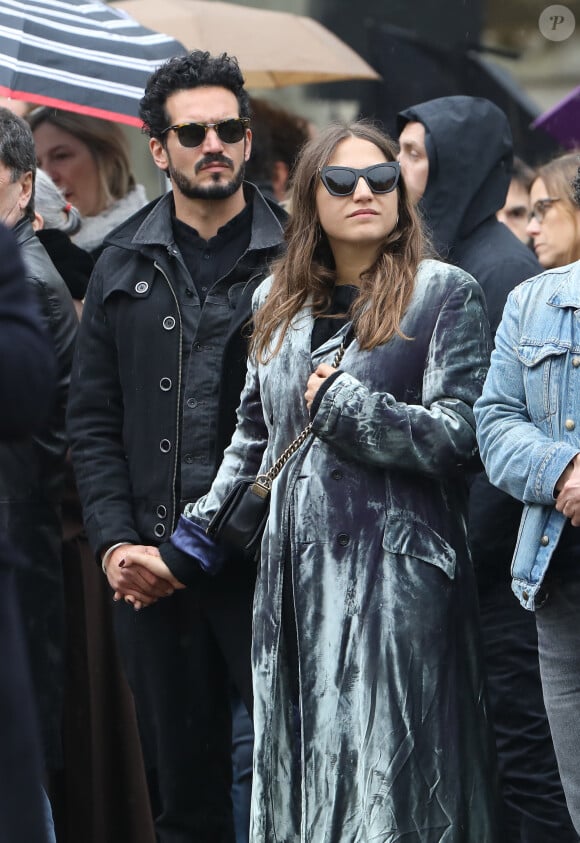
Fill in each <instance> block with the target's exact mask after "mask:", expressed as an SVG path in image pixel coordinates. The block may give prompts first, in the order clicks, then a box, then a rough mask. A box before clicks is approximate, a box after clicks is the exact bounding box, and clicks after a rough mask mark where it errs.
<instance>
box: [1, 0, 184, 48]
mask: <svg viewBox="0 0 580 843" xmlns="http://www.w3.org/2000/svg"><path fill="white" fill-rule="evenodd" d="M3 2H4V3H6V2H10V0H3ZM11 5H12V7H13V8H12V9H10V8H8V7H7V6H5V7H4V8H2V14H4V15H9V16H12V17H14V18H17V19H18V20H27V21H30V22H31V23H33V24H34V25H35V26H38V27H46V28H47V29H53V30H56V31H58V32H69V33H70V34H71V35H80V36H82V37H85V38H100V39H103V40H106V41H115V40H116V41H119V43H122V44H140V45H147V44H167V43H170V42H172V41H173V40H174V39H173V38H170V37H169V36H168V35H163V34H162V33H161V32H154V33H150V34H147V35H129V34H128V33H127V32H122V33H121V34H117V33H115V32H98V31H95V30H94V29H90V28H89V29H88V28H87V25H90V24H92V25H93V26H98V27H99V28H100V29H103V28H104V29H108V28H110V27H111V24H114V25H115V26H114V28H115V29H119V28H121V27H120V26H119V25H118V24H117V21H110V20H103V21H101V20H98V19H97V20H95V21H91V20H87V19H86V18H82V17H81V16H80V15H63V16H62V17H63V18H66V19H68V20H71V21H77V22H78V24H79V25H78V26H70V25H68V26H66V25H63V23H62V22H61V21H54V20H52V19H51V18H42V17H39V16H38V13H37V12H36V11H35V12H34V14H32V13H30V12H28V11H26V6H24V5H23V4H22V3H12V4H11ZM27 5H30V4H27ZM121 24H122V26H123V27H124V28H128V29H135V28H136V27H137V24H136V23H135V21H132V20H122V21H121ZM111 28H112V27H111ZM138 28H140V29H141V28H142V27H140V26H139V27H138ZM19 32H20V33H22V30H19Z"/></svg>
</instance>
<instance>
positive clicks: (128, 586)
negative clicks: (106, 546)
mask: <svg viewBox="0 0 580 843" xmlns="http://www.w3.org/2000/svg"><path fill="white" fill-rule="evenodd" d="M106 574H107V579H108V581H109V585H110V586H111V588H112V589H113V592H114V594H113V599H114V600H121V599H124V600H125V602H127V603H131V604H132V605H133V607H134V608H135V609H141V608H142V607H143V606H150V605H152V604H153V603H155V602H156V601H157V600H159V598H160V597H169V596H170V595H171V594H173V592H174V591H175V590H176V589H178V588H185V586H184V585H183V584H182V583H180V582H179V580H177V579H176V578H175V577H174V576H173V574H172V573H171V571H170V570H169V568H168V567H167V565H166V564H165V562H163V560H162V559H161V556H160V555H159V550H158V549H157V548H156V547H152V546H149V545H132V544H125V545H122V546H121V547H118V548H116V549H115V550H114V551H113V553H112V554H111V556H110V557H109V559H108V562H107V570H106Z"/></svg>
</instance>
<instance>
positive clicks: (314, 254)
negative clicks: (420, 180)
mask: <svg viewBox="0 0 580 843" xmlns="http://www.w3.org/2000/svg"><path fill="white" fill-rule="evenodd" d="M350 137H355V138H361V139H363V140H367V141H369V142H370V143H372V144H374V145H375V146H376V147H377V148H378V149H380V151H381V152H382V153H383V154H384V156H385V158H386V159H387V161H395V160H396V154H397V147H396V145H395V143H394V142H393V141H392V140H391V139H390V138H389V137H387V136H386V135H385V134H384V133H383V132H382V131H380V129H378V128H377V127H376V126H375V125H373V124H372V123H370V122H368V121H365V120H360V121H357V122H356V123H349V124H344V123H333V124H332V125H330V126H328V127H327V128H326V129H324V130H322V131H321V132H320V133H319V134H318V135H317V136H316V137H315V138H313V139H312V140H311V141H309V142H308V143H307V144H306V145H305V146H304V147H303V149H302V152H301V154H300V157H299V159H298V162H297V164H296V169H295V172H294V178H293V182H292V214H291V216H290V220H289V222H288V225H287V228H286V234H285V239H286V244H287V250H286V252H285V254H284V255H283V256H282V257H281V258H279V259H278V260H277V261H276V262H275V264H274V266H273V267H272V269H273V274H274V279H273V283H272V287H271V289H270V292H269V294H268V297H267V299H266V301H265V302H264V304H263V305H262V307H261V308H260V309H259V310H258V311H257V312H256V314H255V317H254V332H253V335H252V339H251V344H250V350H251V353H252V354H253V355H254V356H255V358H256V359H257V360H259V361H260V362H266V361H267V360H268V359H270V358H271V357H272V356H273V355H275V354H276V353H277V352H278V351H279V349H280V346H281V344H282V340H283V338H284V334H285V333H286V331H287V330H288V328H289V327H290V323H291V321H292V319H293V318H294V316H295V315H296V314H297V313H298V311H299V310H300V308H301V307H302V306H303V305H304V303H305V301H306V300H307V298H308V297H310V299H311V301H312V309H313V315H314V317H316V316H319V315H321V314H323V313H324V312H325V310H326V309H327V307H328V305H329V303H330V299H331V295H332V290H333V288H334V283H335V280H336V273H335V267H334V259H333V256H332V252H331V249H330V245H329V242H328V239H327V237H326V234H325V233H324V231H323V230H322V229H321V226H320V224H319V221H318V213H317V209H316V190H317V188H318V185H319V182H320V169H321V168H322V167H323V166H324V165H325V164H327V163H328V161H329V160H330V158H331V156H332V153H333V152H334V150H335V149H336V147H337V145H338V144H339V143H340V142H341V141H343V140H346V139H347V138H350ZM397 195H398V205H399V207H398V212H399V219H398V223H397V225H396V227H395V229H394V230H393V231H392V232H391V233H390V234H389V235H388V236H387V237H386V238H385V242H384V244H383V248H382V250H381V253H380V255H379V257H378V258H377V260H376V261H375V263H374V264H373V265H372V266H370V267H369V268H368V269H367V270H366V271H365V272H364V274H363V275H362V276H361V285H360V294H359V295H358V296H357V298H356V300H355V303H354V305H353V307H352V310H351V315H352V319H353V323H354V327H355V333H356V337H357V340H358V342H359V345H360V347H361V348H363V349H371V348H374V347H375V346H377V345H382V344H383V343H385V342H387V340H388V339H390V338H391V337H392V336H393V335H394V334H398V335H399V336H404V334H403V333H402V331H401V328H400V324H401V319H402V317H403V314H404V313H405V310H406V309H407V307H408V306H409V302H410V300H411V296H412V295H413V289H414V286H415V275H416V272H417V267H418V265H419V262H420V260H421V259H422V258H423V257H424V256H425V255H426V253H427V249H428V246H427V242H426V238H425V234H424V232H423V228H422V225H421V221H420V219H419V216H418V214H417V212H416V211H415V209H414V207H413V205H412V204H411V201H410V199H409V196H408V194H407V191H406V189H405V185H404V183H403V180H402V178H401V179H399V184H398V186H397ZM278 329H280V330H279V335H278V337H277V338H276V341H275V343H274V344H273V347H272V341H273V337H274V333H275V332H276V331H278Z"/></svg>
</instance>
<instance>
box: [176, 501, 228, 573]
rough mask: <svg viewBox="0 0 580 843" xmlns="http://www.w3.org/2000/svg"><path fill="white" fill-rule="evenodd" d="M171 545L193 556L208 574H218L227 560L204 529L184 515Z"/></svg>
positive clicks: (180, 519)
mask: <svg viewBox="0 0 580 843" xmlns="http://www.w3.org/2000/svg"><path fill="white" fill-rule="evenodd" d="M171 544H172V545H173V546H174V547H176V548H177V549H178V550H180V551H181V552H182V553H186V554H187V555H188V556H193V557H194V558H195V559H196V560H197V562H198V563H199V565H200V567H201V568H202V569H203V570H204V571H206V573H208V574H217V573H218V571H220V569H221V567H222V565H223V563H224V560H225V555H224V551H223V549H222V548H221V547H220V546H219V545H217V544H216V543H215V542H214V541H213V539H210V537H209V536H208V535H207V533H206V532H205V530H204V528H203V527H200V526H199V524H196V523H195V521H190V520H189V518H185V516H183V515H181V516H180V518H179V521H178V523H177V527H176V529H175V532H174V533H173V535H172V536H171Z"/></svg>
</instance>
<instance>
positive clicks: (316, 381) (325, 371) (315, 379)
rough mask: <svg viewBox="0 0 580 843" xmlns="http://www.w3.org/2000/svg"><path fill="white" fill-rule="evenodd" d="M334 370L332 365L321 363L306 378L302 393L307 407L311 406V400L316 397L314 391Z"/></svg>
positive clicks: (316, 390)
mask: <svg viewBox="0 0 580 843" xmlns="http://www.w3.org/2000/svg"><path fill="white" fill-rule="evenodd" d="M335 372H336V369H334V368H333V367H332V366H329V365H328V363H321V364H320V365H319V366H318V367H317V369H316V371H315V372H313V373H312V374H311V375H310V377H309V378H308V383H307V384H306V392H305V393H304V397H305V398H306V406H307V407H308V409H310V408H311V407H312V402H313V401H314V399H315V398H316V393H317V392H318V390H319V389H320V387H321V386H322V384H323V383H324V381H325V380H326V379H327V378H328V377H330V375H333V374H334V373H335Z"/></svg>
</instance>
